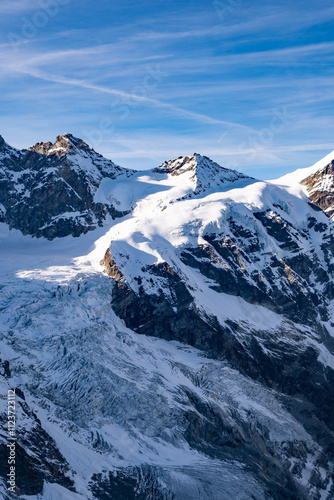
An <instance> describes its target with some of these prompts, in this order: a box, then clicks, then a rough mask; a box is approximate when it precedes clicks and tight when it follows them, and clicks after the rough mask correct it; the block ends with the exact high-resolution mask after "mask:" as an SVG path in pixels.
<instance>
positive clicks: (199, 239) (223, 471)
mask: <svg viewBox="0 0 334 500" xmlns="http://www.w3.org/2000/svg"><path fill="white" fill-rule="evenodd" d="M0 148H1V151H0V152H1V155H2V156H1V158H0V171H1V175H2V176H3V177H2V179H5V181H2V182H1V184H0V186H1V189H2V191H1V199H0V202H1V203H2V204H3V205H4V216H3V220H4V221H5V222H4V223H3V224H2V225H1V228H0V229H1V232H0V238H1V240H0V243H1V245H0V279H1V282H0V284H1V287H2V288H1V303H0V311H1V327H0V328H1V330H0V334H1V337H0V338H1V341H0V348H1V367H2V377H1V401H2V403H3V405H4V408H5V407H6V394H7V389H8V388H9V387H16V388H18V396H17V416H18V428H17V433H18V445H17V453H18V457H19V459H18V464H17V486H18V488H19V493H20V495H21V497H22V498H31V499H36V500H37V498H43V499H52V500H53V499H54V500H57V499H62V498H64V499H69V500H75V499H80V498H81V499H97V500H104V499H109V498H121V499H124V500H127V499H129V500H130V499H138V498H139V499H151V500H159V499H172V498H173V499H176V500H177V499H182V500H183V499H186V500H187V499H189V500H190V499H194V500H196V499H204V500H205V499H208V500H209V499H213V500H214V499H217V500H230V499H232V498H233V499H239V500H246V499H247V500H248V499H250V498H253V499H256V500H262V499H264V500H267V499H268V500H269V499H273V500H280V499H283V498H284V499H291V500H292V499H301V500H304V499H305V500H306V499H324V500H325V499H326V500H329V499H331V498H333V496H334V482H333V480H334V476H333V472H334V470H333V469H334V462H333V453H332V450H333V447H334V435H333V431H334V417H333V408H334V390H333V387H334V370H333V369H334V358H333V354H334V339H333V336H334V318H333V313H334V308H333V305H334V303H333V300H334V293H333V292H334V288H333V285H332V281H333V272H334V266H333V264H334V260H333V252H334V244H333V225H332V221H331V219H330V218H329V217H328V214H330V211H329V210H327V209H326V212H324V211H323V210H321V208H323V207H321V205H320V204H319V203H316V200H315V199H314V197H312V193H313V192H314V191H312V193H311V190H312V189H313V190H314V186H315V182H316V186H317V187H316V189H317V192H319V191H322V190H323V191H326V196H327V198H328V204H329V203H330V197H329V195H330V193H331V184H330V176H331V172H330V168H329V167H327V166H328V165H330V164H331V162H332V160H333V159H334V153H333V154H331V155H329V157H327V158H326V159H325V161H324V162H323V163H322V164H319V165H316V166H315V167H313V168H311V169H310V170H309V169H306V170H305V173H303V172H302V173H299V172H297V173H296V174H294V176H293V175H290V176H286V177H284V178H281V179H279V180H277V181H274V182H273V181H271V182H264V181H257V180H255V179H251V178H249V177H247V176H245V175H243V174H239V173H237V172H234V171H230V170H227V169H223V168H221V167H219V166H218V165H217V164H216V163H214V162H212V161H211V160H209V159H208V158H205V157H202V156H200V155H198V154H194V155H192V156H189V157H188V156H187V157H181V158H178V159H177V160H173V161H169V162H165V163H164V164H163V165H161V166H160V167H158V168H156V169H153V170H151V171H145V172H130V171H126V170H124V169H120V168H119V167H116V166H115V165H114V164H113V163H112V162H110V161H109V160H105V159H103V158H101V157H100V156H99V155H98V154H97V153H95V152H94V151H92V150H90V149H89V148H88V146H87V145H84V144H83V143H82V141H80V140H79V139H76V138H74V137H72V136H70V135H66V136H62V137H58V138H57V141H56V143H55V144H51V143H38V144H37V145H35V146H34V147H33V148H32V150H28V151H23V152H18V151H16V150H13V149H12V148H10V146H8V145H6V143H4V142H3V143H2V145H0ZM30 155H32V156H30ZM49 169H54V170H53V174H52V176H51V177H48V174H46V172H48V171H49ZM26 174H27V176H26ZM314 176H315V177H314ZM325 176H327V177H326V180H325ZM310 177H311V178H312V181H310V180H309V179H310ZM320 177H321V181H320ZM315 178H316V181H314V179H315ZM304 179H307V180H306V181H304ZM70 181H71V182H70ZM72 181H73V182H72ZM301 181H303V182H301ZM68 184H69V185H70V187H68ZM38 186H39V187H38ZM35 188H36V189H37V192H38V190H39V189H42V190H44V192H45V193H48V192H51V193H56V194H55V196H54V197H53V198H50V200H51V201H50V204H49V205H50V206H49V205H44V206H43V207H44V208H43V210H46V211H48V210H49V212H47V215H46V216H45V217H44V215H40V214H41V213H42V212H43V210H42V209H41V211H39V210H38V209H37V210H36V209H34V204H35V205H36V203H39V201H38V200H39V199H41V198H40V197H39V196H37V197H36V194H35V190H36V189H35ZM20 189H21V191H20ZM29 189H30V191H29ZM72 189H74V190H75V192H76V193H77V194H80V193H82V192H85V196H81V194H80V196H81V198H82V204H80V205H75V206H74V205H73V203H72V202H73V199H74V198H73V199H72V198H71V200H70V201H69V198H68V197H69V196H70V193H72V191H71V190H72ZM13 193H14V194H13ZM310 193H311V194H310ZM64 196H65V197H66V203H67V205H66V203H65V205H66V207H65V208H64V204H63V200H64V198H63V197H64ZM76 198H77V196H76V195H75V199H76ZM10 200H14V201H15V200H16V201H15V203H16V204H19V205H20V204H22V203H24V206H25V209H24V210H26V211H27V210H31V212H30V216H29V217H28V218H27V220H30V218H32V219H33V221H34V223H33V224H32V223H29V224H28V223H27V222H24V221H21V214H22V211H23V208H22V207H21V208H20V210H18V211H16V212H15V210H14V209H13V207H12V205H11V201H10ZM316 205H319V207H320V209H319V207H317V206H316ZM14 207H15V205H14ZM96 207H99V210H100V212H99V214H100V217H98V215H97V211H96V210H97V209H96ZM111 207H112V208H111ZM16 210H17V209H16ZM86 211H88V212H89V214H90V215H89V217H91V218H89V217H88V216H86V214H87V213H88V212H86ZM51 212H52V214H53V215H50V213H51ZM43 214H44V212H43ZM66 214H67V215H66ZM74 214H76V215H75V216H74ZM92 214H93V215H94V217H97V218H98V220H96V221H95V220H94V221H92V217H93V215H92ZM108 214H109V215H110V214H111V215H113V216H114V217H115V215H117V217H115V218H112V217H110V216H109V215H108ZM6 217H7V218H6ZM43 217H44V218H43ZM59 220H63V221H66V224H65V223H64V224H65V225H64V224H63V223H62V224H61V225H59V223H58V221H59ZM69 220H70V221H71V223H68V221H69ZM73 221H75V222H73ZM8 224H10V227H11V228H16V229H10V228H9V226H8ZM44 226H45V227H44ZM93 226H94V227H95V226H100V227H97V228H96V229H95V231H92V229H93ZM27 228H28V229H27ZM46 228H47V229H46ZM18 229H20V230H22V231H23V233H25V235H23V234H22V233H21V232H20V231H18ZM45 231H46V232H45ZM27 233H28V234H29V233H30V236H29V235H27ZM84 233H86V234H84ZM78 235H81V236H80V237H79V238H73V236H78ZM35 236H37V237H38V238H36V237H35ZM41 236H44V237H41ZM45 237H46V238H48V239H46V238H45ZM50 240H52V241H50ZM2 419H3V421H4V420H5V415H3V416H2ZM3 429H4V431H3V432H1V435H0V436H1V441H0V447H1V451H2V455H3V456H4V455H5V453H6V451H5V444H6V430H5V427H3ZM6 467H7V466H6V462H4V461H2V463H1V469H0V472H1V476H2V478H5V476H6V473H7V471H6ZM1 493H2V495H3V497H4V498H6V496H7V493H6V487H5V485H4V484H3V485H2V490H1ZM31 495H32V496H31Z"/></svg>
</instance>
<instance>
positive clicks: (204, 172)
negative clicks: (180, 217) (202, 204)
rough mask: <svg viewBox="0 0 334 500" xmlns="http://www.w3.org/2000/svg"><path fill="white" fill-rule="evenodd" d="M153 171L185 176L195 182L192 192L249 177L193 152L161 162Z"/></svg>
mask: <svg viewBox="0 0 334 500" xmlns="http://www.w3.org/2000/svg"><path fill="white" fill-rule="evenodd" d="M154 172H155V173H167V174H168V175H172V176H180V175H182V176H187V177H189V180H190V181H192V182H193V183H194V184H195V188H194V192H195V194H198V193H199V192H201V191H203V190H205V189H207V188H210V187H213V186H216V187H217V186H220V185H221V184H225V183H228V182H235V181H237V180H239V179H250V177H249V176H247V175H245V174H242V173H240V172H237V171H236V170H231V169H228V168H225V167H222V166H221V165H219V164H218V163H216V162H214V161H213V160H211V159H210V158H208V157H207V156H202V155H200V154H199V153H193V154H192V155H190V156H179V157H178V158H176V159H175V160H169V161H165V162H164V163H162V164H161V165H160V166H159V167H158V168H156V169H154Z"/></svg>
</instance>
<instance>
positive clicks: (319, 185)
mask: <svg viewBox="0 0 334 500" xmlns="http://www.w3.org/2000/svg"><path fill="white" fill-rule="evenodd" d="M302 184H304V185H305V186H306V187H307V191H308V193H309V197H310V200H311V202H312V203H313V204H314V205H315V206H317V207H319V208H321V210H323V211H324V212H325V213H326V214H327V215H328V216H329V217H331V216H332V215H333V213H334V160H333V161H332V162H331V163H330V164H329V165H326V167H324V168H321V169H320V170H318V171H317V172H315V173H314V174H311V175H310V176H308V177H306V179H304V180H303V181H302Z"/></svg>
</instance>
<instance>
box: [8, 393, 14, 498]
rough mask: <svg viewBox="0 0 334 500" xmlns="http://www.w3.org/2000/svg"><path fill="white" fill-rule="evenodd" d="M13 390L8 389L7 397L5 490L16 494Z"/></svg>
mask: <svg viewBox="0 0 334 500" xmlns="http://www.w3.org/2000/svg"><path fill="white" fill-rule="evenodd" d="M15 397H16V395H15V389H10V390H9V391H8V396H7V428H8V436H7V441H8V443H7V450H8V460H7V462H8V473H7V481H6V483H7V489H8V491H10V492H11V493H16V409H15Z"/></svg>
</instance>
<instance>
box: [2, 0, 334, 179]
mask: <svg viewBox="0 0 334 500" xmlns="http://www.w3.org/2000/svg"><path fill="white" fill-rule="evenodd" d="M0 25H1V30H0V33H1V39H0V48H1V51H0V67H1V71H0V101H1V102H0V106H1V108H0V109H1V117H0V134H1V135H3V137H4V138H5V139H6V141H7V142H9V143H10V144H11V145H13V146H16V147H19V148H24V147H28V146H30V145H32V144H34V143H35V142H37V141H40V140H43V141H47V140H54V139H55V137H56V135H58V134H62V133H64V132H71V133H73V134H74V135H76V136H79V137H82V138H83V139H84V140H85V141H86V142H88V143H89V144H90V145H91V146H92V147H94V149H96V150H97V151H99V152H100V153H102V154H103V155H105V156H106V157H108V158H111V159H112V160H113V161H115V162H116V163H118V164H120V165H122V166H126V167H131V168H141V169H144V168H151V167H154V166H157V165H159V164H160V163H162V162H163V161H164V160H166V159H169V158H175V157H178V156H180V155H185V154H192V153H193V152H195V151H196V152H198V153H201V154H204V155H207V156H210V157H211V158H212V159H214V160H216V161H217V162H219V163H220V164H221V165H223V166H227V167H231V168H235V169H237V170H240V171H243V172H245V173H247V174H249V175H254V176H257V177H261V178H275V177H278V176H279V175H283V174H284V173H286V172H288V171H291V170H293V169H296V168H300V167H306V166H309V165H311V164H313V163H314V162H316V161H317V160H318V159H320V158H321V157H322V156H324V155H325V154H327V153H328V152H329V151H331V150H332V149H334V140H333V125H334V117H333V107H334V106H333V97H334V88H333V76H334V68H333V62H334V29H333V28H334V6H333V4H332V1H327V0H319V1H318V2H311V1H307V0H296V1H294V2H291V1H285V0H278V1H275V2H274V1H268V0H262V1H261V2H255V1H242V0H221V1H220V0H214V1H212V2H211V1H202V0H192V1H185V0H178V1H174V0H169V1H168V2H166V1H161V0H154V1H151V0H142V1H141V2H138V1H128V0H124V1H123V2H122V3H121V2H116V1H114V0H111V1H106V0H95V1H92V0H10V1H7V0H2V1H1V3H0Z"/></svg>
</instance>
